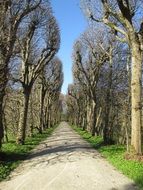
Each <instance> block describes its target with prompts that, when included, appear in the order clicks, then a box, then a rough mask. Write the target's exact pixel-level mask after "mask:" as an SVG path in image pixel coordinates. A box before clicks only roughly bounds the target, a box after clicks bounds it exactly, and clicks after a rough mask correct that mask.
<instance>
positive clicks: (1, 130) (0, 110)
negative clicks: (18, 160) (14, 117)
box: [0, 96, 4, 149]
mask: <svg viewBox="0 0 143 190" xmlns="http://www.w3.org/2000/svg"><path fill="white" fill-rule="evenodd" d="M3 137H4V126H3V97H1V96H0V149H1V146H2V140H3Z"/></svg>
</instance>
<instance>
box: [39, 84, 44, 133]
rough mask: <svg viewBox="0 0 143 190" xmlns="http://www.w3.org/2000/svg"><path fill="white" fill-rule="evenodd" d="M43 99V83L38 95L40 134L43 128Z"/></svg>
mask: <svg viewBox="0 0 143 190" xmlns="http://www.w3.org/2000/svg"><path fill="white" fill-rule="evenodd" d="M44 99H45V92H44V88H43V85H42V86H41V97H40V126H39V132H40V133H41V134H42V132H43V129H44V110H43V109H44Z"/></svg>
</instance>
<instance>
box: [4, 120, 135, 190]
mask: <svg viewBox="0 0 143 190" xmlns="http://www.w3.org/2000/svg"><path fill="white" fill-rule="evenodd" d="M0 190H137V187H136V186H135V184H134V183H133V181H131V180H130V179H128V178H127V177H125V176H124V175H123V174H121V173H120V172H118V171H117V170H116V169H115V168H114V167H113V166H111V165H110V164H109V163H108V162H107V161H106V160H105V159H104V158H103V157H102V156H101V155H100V154H99V153H98V152H97V151H96V150H94V149H93V148H92V147H91V146H90V144H89V143H87V142H86V141H84V140H83V139H82V138H81V137H80V136H79V135H78V134H76V133H75V132H74V131H73V130H72V129H71V128H70V127H69V126H68V124H67V123H65V122H62V123H61V124H60V126H59V127H58V128H57V129H56V130H55V132H54V133H53V134H52V136H51V137H48V139H47V140H45V141H44V142H42V143H41V144H40V145H39V146H37V148H36V149H34V151H33V152H32V154H31V155H30V156H29V157H28V158H27V160H25V161H24V162H23V163H22V164H21V165H20V166H19V167H18V168H17V169H16V170H15V171H14V172H12V174H11V176H10V179H9V180H7V181H4V182H1V183H0Z"/></svg>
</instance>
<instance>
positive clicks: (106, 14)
mask: <svg viewBox="0 0 143 190" xmlns="http://www.w3.org/2000/svg"><path fill="white" fill-rule="evenodd" d="M81 1H82V2H84V3H85V5H86V6H85V7H84V10H85V12H86V13H87V14H88V16H89V17H90V19H91V20H93V21H95V22H98V23H104V24H105V25H107V26H108V27H110V28H112V29H113V30H114V31H115V34H116V37H117V39H118V40H120V41H121V42H126V43H128V45H129V48H130V51H131V60H132V77H131V113H132V116H131V118H132V119H131V125H132V133H131V144H132V147H133V148H134V151H135V153H137V154H141V152H142V151H141V127H142V118H141V117H142V114H141V111H142V106H141V91H142V90H141V89H142V88H141V84H142V82H141V81H142V61H143V21H142V19H143V10H142V6H140V5H142V3H143V1H142V0H135V1H133V0H131V1H129V0H114V1H110V0H99V1H98V2H97V3H95V1H94V0H81ZM136 23H138V24H136Z"/></svg>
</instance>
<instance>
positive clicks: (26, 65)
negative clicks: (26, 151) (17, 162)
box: [0, 0, 63, 146]
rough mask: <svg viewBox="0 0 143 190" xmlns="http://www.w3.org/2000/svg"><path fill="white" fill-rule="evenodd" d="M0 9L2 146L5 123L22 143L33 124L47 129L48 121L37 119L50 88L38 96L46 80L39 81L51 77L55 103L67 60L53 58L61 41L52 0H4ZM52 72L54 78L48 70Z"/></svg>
mask: <svg viewBox="0 0 143 190" xmlns="http://www.w3.org/2000/svg"><path fill="white" fill-rule="evenodd" d="M0 10H1V11H0V16H1V18H0V27H1V31H0V146H1V144H2V139H3V137H4V131H5V129H6V128H10V129H11V130H14V131H15V133H16V136H17V143H18V144H24V141H25V137H26V134H27V133H29V132H28V131H29V130H31V133H33V129H35V128H37V129H38V130H39V132H42V131H41V129H43V127H40V126H42V125H43V124H42V123H43V121H42V120H40V119H37V123H36V124H34V123H35V122H36V121H34V119H33V118H34V115H35V114H36V105H37V106H38V107H39V110H41V113H39V115H37V114H36V117H38V118H39V116H40V114H41V115H43V113H42V109H43V108H42V107H43V105H41V104H43V102H44V101H45V99H46V101H49V100H48V98H49V97H48V95H47V94H46V95H44V97H43V96H41V100H40V99H39V95H40V91H39V88H41V86H42V84H43V83H40V84H39V81H41V80H43V79H44V80H46V81H47V83H48V82H49V83H50V88H51V89H50V90H49V89H47V90H49V92H48V93H50V94H51V96H52V98H53V99H54V100H53V101H51V102H52V103H51V104H54V102H55V101H58V100H59V95H60V90H61V85H62V82H63V74H62V63H61V61H60V60H59V59H58V58H54V57H55V55H56V53H57V51H58V50H59V46H60V33H59V27H58V25H57V22H56V19H55V17H54V16H53V13H52V9H51V6H50V3H49V2H48V1H47V2H46V1H44V0H39V1H38V0H36V1H35V0H34V1H33V0H30V1H11V0H7V1H1V2H0ZM51 68H52V69H51ZM48 72H49V75H51V78H49V75H48V76H46V75H45V74H46V73H48ZM51 72H52V73H51ZM48 80H49V81H48ZM57 80H58V81H57ZM44 93H45V92H44ZM46 93H47V91H46ZM5 94H6V96H5ZM16 94H17V95H16ZM33 98H34V100H33ZM4 102H6V103H5V104H4ZM39 102H40V105H39ZM52 106H54V105H52ZM8 107H9V109H8ZM40 108H41V109H40ZM47 109H48V108H47ZM53 109H57V110H58V109H59V108H58V107H56V108H55V107H54V108H53ZM12 110H13V111H14V112H15V113H13V112H12ZM34 110H35V111H34ZM39 110H38V112H39ZM57 112H58V111H57ZM11 114H12V115H13V117H14V118H15V119H14V118H12V117H11V116H12V115H11ZM15 114H16V115H15ZM5 120H6V122H4V121H5ZM35 120H36V118H35ZM10 121H11V123H10ZM28 122H29V123H28ZM27 124H28V126H29V127H30V128H29V127H28V128H27ZM9 125H10V126H9ZM12 125H13V127H12ZM34 125H35V126H34ZM8 130H9V129H8ZM31 135H32V134H31Z"/></svg>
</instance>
